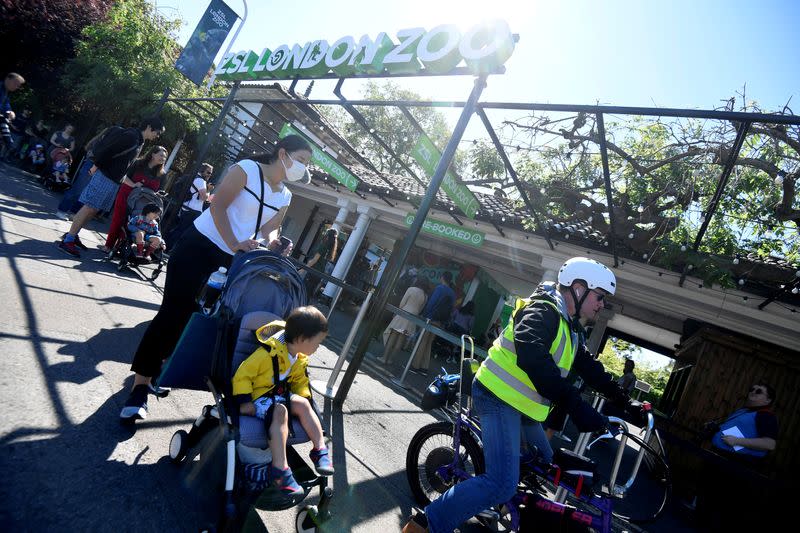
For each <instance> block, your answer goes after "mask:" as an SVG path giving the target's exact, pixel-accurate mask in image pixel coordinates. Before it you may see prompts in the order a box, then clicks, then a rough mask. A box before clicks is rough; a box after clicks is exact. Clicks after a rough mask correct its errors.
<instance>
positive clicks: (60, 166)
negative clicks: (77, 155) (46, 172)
mask: <svg viewBox="0 0 800 533" xmlns="http://www.w3.org/2000/svg"><path fill="white" fill-rule="evenodd" d="M71 164H72V156H71V155H70V154H69V152H67V153H65V154H62V155H61V157H59V158H58V159H54V160H53V180H54V181H55V182H56V183H69V177H68V176H67V173H68V172H69V167H70V165H71Z"/></svg>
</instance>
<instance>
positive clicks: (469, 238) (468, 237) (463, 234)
mask: <svg viewBox="0 0 800 533" xmlns="http://www.w3.org/2000/svg"><path fill="white" fill-rule="evenodd" d="M415 218H416V215H415V214H414V213H409V214H407V215H406V219H405V223H406V226H408V227H411V224H413V223H414V219H415ZM422 231H424V232H425V233H430V234H431V235H435V236H437V237H442V238H444V239H449V240H451V241H456V242H457V243H459V244H466V245H467V246H474V247H475V248H480V247H481V246H482V245H483V239H484V237H485V234H484V233H481V232H480V231H473V230H469V229H466V228H464V227H462V226H456V225H453V224H448V223H447V222H441V221H439V220H431V219H430V218H426V219H425V222H424V223H423V224H422Z"/></svg>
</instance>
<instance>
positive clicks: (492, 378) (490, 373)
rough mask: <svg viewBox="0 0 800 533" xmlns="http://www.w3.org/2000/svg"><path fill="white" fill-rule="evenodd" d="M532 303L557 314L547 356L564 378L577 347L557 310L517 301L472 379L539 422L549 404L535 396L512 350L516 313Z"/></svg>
mask: <svg viewBox="0 0 800 533" xmlns="http://www.w3.org/2000/svg"><path fill="white" fill-rule="evenodd" d="M534 301H535V302H542V303H546V304H548V305H551V306H552V307H553V308H554V309H555V310H556V312H558V316H559V324H558V332H557V333H556V337H555V339H553V343H552V344H551V345H550V355H551V356H552V357H553V362H555V364H556V366H557V367H558V368H559V370H560V371H561V377H567V374H569V370H570V368H572V363H573V361H575V355H576V353H577V348H578V347H577V343H573V341H572V335H571V333H570V328H569V323H568V322H567V320H566V318H564V316H563V315H562V314H561V312H560V311H559V310H558V306H556V304H555V303H553V302H552V301H550V300H549V299H545V298H536V299H531V298H521V299H520V300H518V301H517V305H516V306H515V308H514V312H513V313H511V317H510V318H509V319H508V325H506V327H505V329H504V330H503V333H502V334H501V335H500V336H499V337H498V338H497V339H496V340H495V341H494V343H493V344H492V346H491V348H489V357H487V358H486V360H485V361H484V362H483V363H482V364H481V367H480V368H479V369H478V373H477V374H476V376H475V377H476V378H477V379H478V381H480V382H481V384H482V385H483V386H484V387H486V388H487V389H488V390H490V391H491V392H492V393H493V394H494V395H495V396H497V397H498V398H499V399H501V400H502V401H504V402H506V403H507V404H508V405H510V406H511V407H513V408H514V409H516V410H517V411H519V412H521V413H522V414H524V415H525V416H528V417H530V418H532V419H533V420H538V421H539V422H543V421H544V420H545V418H547V414H548V413H549V412H550V407H551V405H550V400H548V399H547V398H545V397H544V396H542V395H541V394H539V392H538V391H537V390H536V387H534V386H533V383H532V382H531V380H530V378H528V374H526V373H525V371H524V370H522V369H521V368H520V367H519V366H517V351H516V349H515V348H514V317H515V316H516V315H517V312H519V310H520V309H523V308H525V307H527V306H528V305H530V304H531V303H532V302H534Z"/></svg>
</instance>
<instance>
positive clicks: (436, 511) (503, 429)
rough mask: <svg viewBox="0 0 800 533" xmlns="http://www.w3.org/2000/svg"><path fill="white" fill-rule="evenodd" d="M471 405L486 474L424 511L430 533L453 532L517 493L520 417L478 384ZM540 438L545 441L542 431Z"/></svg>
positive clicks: (452, 490)
mask: <svg viewBox="0 0 800 533" xmlns="http://www.w3.org/2000/svg"><path fill="white" fill-rule="evenodd" d="M472 402H473V406H474V409H475V412H476V413H477V414H478V416H479V417H480V420H481V436H482V439H483V457H484V462H485V464H486V472H485V473H484V474H481V475H480V476H476V477H473V478H470V479H468V480H466V481H464V482H462V483H458V484H456V485H454V486H452V487H451V488H450V489H449V490H448V491H447V492H445V493H444V494H442V496H441V497H440V498H439V499H437V500H436V501H433V502H431V504H430V505H428V506H427V507H426V508H425V515H426V516H427V517H428V531H430V533H452V531H453V530H454V529H455V528H457V527H458V526H459V525H461V524H462V523H463V522H465V521H466V520H468V519H469V518H471V517H473V516H475V515H476V514H478V513H480V512H481V511H484V510H486V509H489V508H490V507H492V506H493V505H497V504H500V503H504V502H507V501H508V500H510V499H511V498H512V497H513V496H514V494H515V493H516V491H517V484H518V483H519V451H520V440H521V439H520V435H521V431H522V418H523V417H522V415H521V414H520V412H519V411H517V410H516V409H514V408H513V407H511V406H510V405H508V404H507V403H505V402H503V401H500V400H498V399H497V398H496V397H495V396H494V395H493V394H492V393H491V392H488V391H487V390H486V389H484V388H483V386H482V385H479V384H478V382H477V381H475V383H474V384H473V386H472ZM534 424H535V423H534ZM536 425H538V427H539V430H540V431H541V424H535V425H533V424H532V425H531V426H530V427H531V428H533V429H531V433H532V434H533V435H534V436H535V426H536ZM541 437H542V438H543V439H544V432H543V431H542V432H541ZM544 440H546V439H544ZM547 447H548V449H549V445H548V446H547ZM551 453H552V452H551Z"/></svg>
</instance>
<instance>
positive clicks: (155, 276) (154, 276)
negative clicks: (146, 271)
mask: <svg viewBox="0 0 800 533" xmlns="http://www.w3.org/2000/svg"><path fill="white" fill-rule="evenodd" d="M160 275H161V269H160V268H157V269H155V270H154V271H153V273H152V274H151V275H150V279H151V280H152V281H155V280H157V279H158V276H160Z"/></svg>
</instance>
